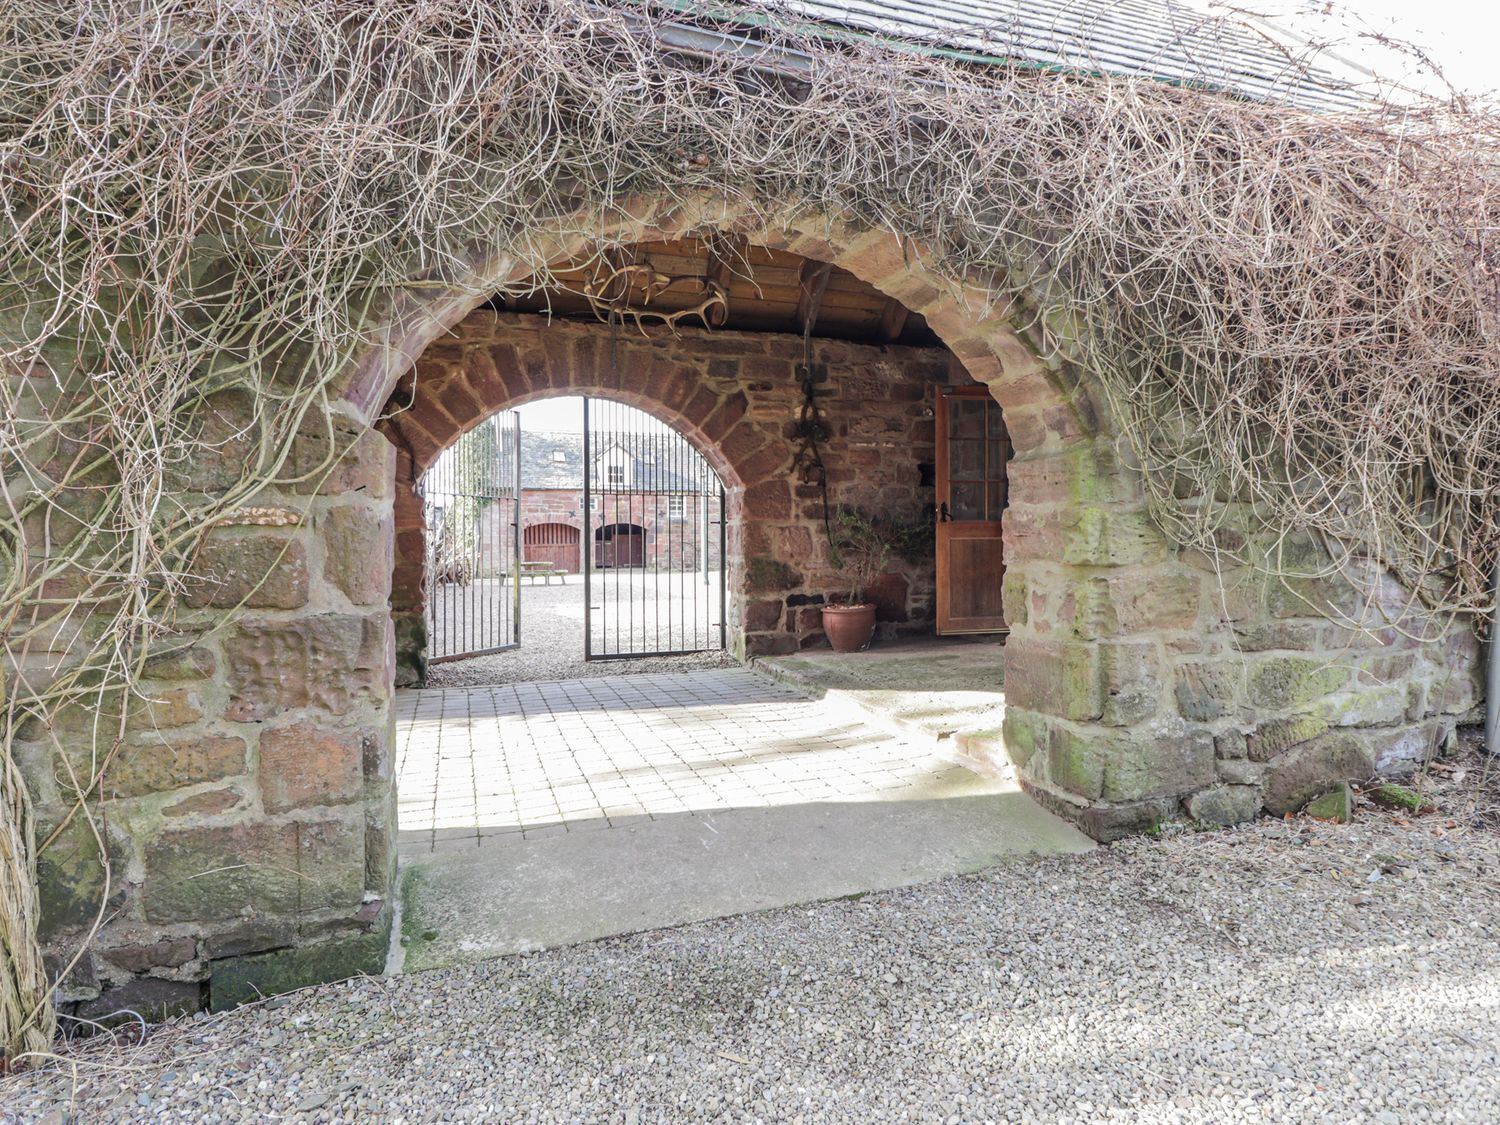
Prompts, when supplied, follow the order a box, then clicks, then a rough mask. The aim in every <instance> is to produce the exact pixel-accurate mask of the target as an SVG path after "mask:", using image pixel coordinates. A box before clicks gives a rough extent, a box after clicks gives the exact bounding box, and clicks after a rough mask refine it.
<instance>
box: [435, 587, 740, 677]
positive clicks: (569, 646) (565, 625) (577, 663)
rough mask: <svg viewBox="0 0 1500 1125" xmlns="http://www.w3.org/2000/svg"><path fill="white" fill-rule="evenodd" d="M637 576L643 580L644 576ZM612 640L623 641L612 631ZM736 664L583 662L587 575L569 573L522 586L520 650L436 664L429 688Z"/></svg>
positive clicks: (717, 656)
mask: <svg viewBox="0 0 1500 1125" xmlns="http://www.w3.org/2000/svg"><path fill="white" fill-rule="evenodd" d="M627 577H630V576H629V575H627ZM635 577H636V578H637V580H638V581H639V580H640V578H639V575H636V576H635ZM603 581H605V582H606V583H614V582H616V581H617V579H616V577H615V576H614V575H612V574H611V575H609V576H608V577H606V578H605V579H604V580H603ZM607 589H608V592H609V595H610V596H611V597H617V596H618V594H617V592H616V590H615V587H614V586H613V585H608V586H607ZM653 609H654V604H653ZM611 640H612V641H615V642H618V638H617V637H616V636H615V635H614V634H613V633H612V634H611ZM737 665H738V661H736V660H735V659H734V658H733V657H732V656H730V655H729V654H728V653H727V652H701V653H695V654H693V655H691V656H656V657H642V658H640V659H637V660H595V661H586V660H584V658H583V576H582V575H578V574H570V575H568V576H567V579H566V581H565V582H562V581H555V582H554V583H552V584H548V585H529V584H524V583H523V584H522V586H521V647H520V648H518V649H512V650H511V651H510V652H501V653H496V654H495V655H493V656H475V657H471V658H470V659H468V660H454V661H450V662H445V663H442V664H434V665H432V666H431V667H430V668H429V670H428V676H427V686H428V687H474V686H479V685H484V684H516V683H524V682H526V681H528V680H581V679H588V678H592V677H594V676H616V675H631V674H633V673H637V672H686V671H690V670H692V669H695V668H732V667H736V666H737Z"/></svg>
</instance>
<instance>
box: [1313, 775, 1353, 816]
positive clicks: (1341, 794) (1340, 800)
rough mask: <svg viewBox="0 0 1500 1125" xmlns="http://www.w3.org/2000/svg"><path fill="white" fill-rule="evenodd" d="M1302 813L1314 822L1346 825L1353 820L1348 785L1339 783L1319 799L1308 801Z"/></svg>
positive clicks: (1343, 782)
mask: <svg viewBox="0 0 1500 1125" xmlns="http://www.w3.org/2000/svg"><path fill="white" fill-rule="evenodd" d="M1302 812H1303V815H1305V816H1310V817H1312V818H1313V819H1314V820H1331V821H1333V822H1334V823H1335V824H1348V823H1349V821H1350V820H1352V819H1353V818H1354V794H1353V792H1352V791H1351V790H1350V788H1349V783H1348V782H1347V781H1341V782H1339V783H1338V784H1337V785H1335V786H1334V787H1333V788H1332V789H1330V790H1329V791H1328V792H1327V793H1324V794H1323V795H1322V796H1321V797H1315V798H1314V799H1313V800H1311V801H1309V802H1308V803H1307V805H1306V806H1305V807H1304V808H1303V809H1302Z"/></svg>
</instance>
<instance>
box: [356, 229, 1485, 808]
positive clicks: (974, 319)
mask: <svg viewBox="0 0 1500 1125" xmlns="http://www.w3.org/2000/svg"><path fill="white" fill-rule="evenodd" d="M618 214H619V216H620V217H619V218H617V219H616V220H614V221H612V222H607V223H600V222H597V221H588V220H579V221H576V222H574V221H570V222H567V223H564V222H560V223H559V224H558V230H559V232H561V231H564V230H567V231H572V232H575V233H571V234H568V235H563V234H561V233H560V234H559V236H558V238H557V240H556V249H557V254H556V255H555V258H556V259H557V260H568V259H570V258H572V257H575V256H576V255H577V254H578V253H579V252H580V251H581V250H582V249H583V248H584V246H585V244H586V243H587V242H588V241H589V240H590V236H592V237H593V238H596V239H599V240H605V241H616V242H621V243H630V242H638V241H646V240H651V239H670V238H674V237H680V236H683V235H685V234H689V233H692V232H695V231H702V230H707V229H716V230H720V231H727V232H732V233H734V234H736V235H739V236H741V237H743V238H745V239H746V240H747V241H748V242H750V243H752V244H759V245H765V246H770V247H774V248H778V249H785V250H789V251H791V252H793V253H796V254H800V255H802V256H804V257H807V258H811V259H815V260H818V261H823V262H831V263H833V264H835V265H837V266H839V267H841V268H843V269H846V270H848V271H849V272H850V273H852V274H854V275H855V276H856V277H858V278H860V279H861V280H863V281H865V282H866V283H868V284H870V285H871V286H873V287H874V288H875V289H877V290H879V291H880V292H882V293H884V294H886V295H888V296H890V297H892V298H895V299H897V300H899V301H901V302H902V303H904V304H905V305H906V306H907V307H909V308H910V309H912V310H913V311H915V312H919V313H920V314H921V315H922V316H924V317H925V318H926V320H927V322H928V323H929V325H930V326H931V327H932V328H933V329H934V330H935V331H936V332H937V334H938V335H939V336H940V337H941V339H942V341H943V342H944V344H945V345H946V346H947V347H948V348H949V349H950V350H951V352H952V353H953V355H954V356H956V357H957V359H958V360H959V361H960V362H961V363H962V365H963V366H964V367H965V368H966V369H967V371H968V372H969V374H970V375H972V377H973V378H974V379H976V380H977V381H980V382H983V383H984V384H986V385H987V386H988V387H989V388H990V392H991V394H992V395H993V397H994V398H995V400H996V401H997V402H998V403H999V404H1000V406H1001V408H1002V410H1003V411H1004V414H1005V418H1006V422H1007V425H1008V427H1009V430H1010V434H1011V439H1012V442H1013V448H1014V453H1015V456H1014V460H1013V461H1012V462H1011V465H1010V475H1011V479H1010V496H1011V507H1010V509H1009V511H1008V513H1007V522H1006V528H1005V554H1006V559H1007V568H1008V569H1007V577H1006V604H1007V617H1008V619H1009V621H1010V624H1011V626H1012V633H1011V637H1010V642H1009V645H1008V657H1007V684H1006V688H1007V712H1006V719H1005V729H1004V746H1005V752H1006V753H1007V754H1008V756H1009V757H1010V758H1011V759H1012V761H1014V762H1015V763H1016V765H1017V766H1018V767H1019V769H1020V771H1021V774H1022V776H1023V778H1024V779H1025V782H1026V784H1027V786H1028V788H1029V789H1030V790H1031V791H1032V792H1033V793H1034V794H1036V795H1038V796H1039V797H1040V798H1042V799H1043V800H1044V801H1045V802H1046V803H1047V804H1049V805H1050V806H1051V807H1053V808H1055V809H1058V810H1059V811H1061V812H1063V813H1064V814H1066V815H1068V816H1070V817H1072V818H1073V819H1075V820H1076V821H1078V822H1079V823H1080V824H1082V825H1083V826H1084V827H1085V828H1086V830H1088V831H1089V832H1090V833H1091V834H1093V835H1095V836H1098V837H1100V838H1112V837H1114V836H1117V835H1119V834H1121V833H1124V832H1128V831H1132V830H1137V829H1140V828H1143V827H1147V826H1149V825H1151V824H1154V823H1157V822H1160V821H1162V820H1166V819H1173V818H1176V817H1189V818H1192V819H1196V820H1200V821H1203V822H1207V823H1228V822H1233V821H1236V820H1242V819H1245V818H1246V817H1249V816H1252V815H1254V814H1255V813H1256V812H1257V811H1258V810H1259V809H1260V808H1261V807H1262V806H1264V807H1266V808H1268V809H1271V810H1272V811H1275V812H1280V811H1287V810H1289V809H1294V808H1297V807H1299V806H1300V804H1301V802H1302V801H1304V800H1306V799H1307V798H1308V797H1310V796H1312V795H1315V794H1316V792H1318V791H1319V790H1320V788H1321V787H1322V786H1325V785H1326V784H1328V783H1329V782H1330V781H1332V780H1334V779H1337V778H1340V777H1344V776H1353V775H1357V774H1359V773H1361V772H1365V773H1369V772H1373V771H1374V769H1375V768H1376V766H1377V765H1382V766H1386V767H1389V766H1391V765H1392V764H1395V765H1399V764H1400V762H1402V761H1408V762H1409V761H1413V760H1416V759H1419V758H1421V757H1422V756H1424V755H1425V754H1427V753H1430V752H1431V749H1432V748H1433V747H1434V746H1436V745H1437V744H1438V743H1440V742H1441V741H1442V740H1443V739H1445V738H1447V737H1449V736H1450V733H1451V730H1452V727H1453V722H1454V716H1456V715H1457V714H1459V713H1461V712H1463V711H1464V710H1465V709H1466V708H1467V707H1469V706H1470V705H1471V704H1472V702H1473V700H1474V699H1475V698H1476V677H1475V668H1476V663H1477V651H1476V646H1475V644H1474V641H1473V638H1472V636H1470V635H1469V634H1468V633H1467V632H1466V631H1464V630H1448V631H1447V632H1445V633H1443V634H1442V635H1441V636H1440V637H1439V638H1438V639H1437V640H1436V641H1433V642H1424V641H1422V640H1420V639H1418V638H1413V637H1410V636H1406V635H1404V634H1398V633H1396V632H1395V631H1385V632H1383V633H1382V632H1375V631H1362V630H1359V629H1357V628H1349V627H1343V626H1339V625H1337V624H1334V623H1332V622H1330V621H1329V620H1328V619H1327V617H1326V616H1324V615H1323V614H1321V613H1319V612H1318V609H1317V607H1318V606H1319V605H1330V606H1341V607H1348V608H1349V609H1350V612H1351V613H1353V614H1354V615H1355V616H1356V617H1357V615H1358V613H1359V609H1360V607H1359V605H1358V604H1357V603H1358V602H1359V597H1358V596H1357V595H1356V594H1353V593H1352V591H1351V590H1350V589H1349V588H1347V587H1345V586H1343V585H1342V584H1341V583H1340V582H1339V581H1338V580H1337V579H1331V580H1330V579H1325V580H1313V581H1306V582H1303V583H1302V584H1301V586H1300V588H1298V589H1297V590H1295V591H1293V592H1292V593H1291V594H1290V595H1289V594H1288V593H1287V592H1286V591H1285V590H1282V589H1280V588H1278V587H1275V586H1273V585H1271V584H1268V583H1267V582H1265V581H1264V579H1263V578H1262V576H1261V575H1260V574H1259V573H1258V572H1255V571H1254V570H1253V569H1251V568H1248V567H1245V568H1241V569H1240V570H1231V571H1230V572H1228V573H1220V572H1219V571H1218V570H1216V568H1215V566H1214V565H1213V564H1212V563H1211V562H1210V561H1209V560H1207V559H1204V558H1202V557H1200V556H1197V555H1194V554H1192V553H1189V552H1183V551H1180V550H1178V549H1177V548H1175V547H1174V546H1173V545H1172V544H1171V543H1169V542H1168V540H1167V539H1166V537H1165V536H1164V535H1163V533H1162V532H1161V531H1160V529H1159V528H1158V527H1157V526H1156V525H1155V523H1154V522H1153V521H1152V520H1151V518H1150V516H1149V513H1148V511H1147V508H1146V504H1145V496H1144V489H1143V486H1142V479H1141V476H1140V469H1139V467H1138V466H1137V465H1136V464H1135V463H1134V461H1133V459H1132V456H1131V454H1130V452H1129V448H1128V445H1127V443H1126V442H1124V441H1123V440H1122V439H1121V436H1120V435H1119V433H1118V432H1117V430H1116V428H1115V424H1114V421H1113V419H1112V417H1111V415H1110V412H1109V410H1108V408H1107V403H1106V401H1105V398H1104V395H1103V394H1102V392H1101V391H1099V389H1098V388H1097V386H1096V385H1095V384H1094V383H1093V382H1092V381H1091V380H1090V378H1089V376H1088V375H1087V372H1086V371H1085V370H1083V369H1082V368H1081V367H1080V366H1079V365H1078V364H1076V363H1073V362H1069V361H1068V360H1067V359H1066V358H1058V357H1066V356H1067V355H1068V354H1069V349H1068V345H1067V341H1066V338H1065V336H1066V328H1065V326H1057V325H1049V326H1047V327H1046V328H1041V327H1039V325H1040V324H1041V323H1042V321H1043V318H1041V317H1039V316H1037V315H1035V310H1023V309H1017V308H1016V307H1015V306H1014V304H1013V303H1012V302H1011V301H1010V300H1008V299H1005V298H1000V297H997V296H996V290H998V289H999V288H1000V287H999V286H996V285H992V284H990V283H989V282H987V280H986V279H985V278H982V277H975V278H972V279H970V280H969V283H968V284H966V285H964V286H958V285H954V284H951V283H949V282H948V281H947V280H945V279H944V278H942V277H941V276H939V275H938V274H937V273H936V272H935V271H933V270H931V269H930V268H928V267H927V266H926V265H925V264H924V263H923V260H922V255H921V254H920V253H917V252H913V251H912V249H911V248H910V247H908V246H905V245H903V243H902V242H901V241H900V240H898V239H897V238H896V237H894V236H893V235H891V234H889V233H888V232H884V231H880V230H872V229H869V228H867V227H862V226H859V225H857V224H853V223H849V222H845V221H838V220H834V219H831V218H829V217H827V216H822V215H812V216H807V215H798V214H790V215H783V216H780V217H778V218H777V219H776V220H775V221H767V220H766V219H765V218H764V216H765V215H766V211H764V210H758V211H757V210H753V209H751V208H749V207H747V206H743V205H729V204H726V203H725V202H724V201H721V200H699V201H696V202H695V203H685V202H683V201H681V200H671V201H660V202H657V201H651V200H633V201H630V202H629V204H628V205H626V206H622V207H621V209H620V211H619V212H618ZM579 231H584V232H587V233H583V234H581V233H576V232H579ZM470 270H471V272H470V274H469V275H468V276H466V277H465V279H464V282H463V286H462V288H463V290H464V291H465V292H468V293H475V294H478V293H483V292H486V291H487V290H488V289H490V288H492V287H498V286H499V285H501V284H503V283H504V282H505V281H506V280H507V279H511V278H513V277H515V276H516V275H519V274H523V273H525V272H526V269H525V268H524V267H521V266H519V265H517V264H516V263H514V262H511V261H509V260H503V261H502V260H492V259H487V258H485V257H484V256H483V255H482V254H479V255H476V256H475V257H474V258H473V259H472V261H471V263H470ZM451 294H452V291H450V295H445V296H441V297H438V298H431V299H425V300H417V299H412V300H410V301H408V302H407V303H405V304H403V305H402V306H401V307H400V308H399V309H394V310H392V314H391V316H390V318H389V320H388V330H387V332H386V334H385V336H384V338H383V342H382V344H381V345H380V346H378V347H376V348H373V349H372V350H371V351H370V352H368V353H367V354H366V355H365V356H364V357H362V359H361V361H360V362H359V363H358V364H357V365H355V367H354V368H353V369H352V370H351V374H350V379H349V382H348V384H347V390H346V401H347V404H348V407H349V409H350V411H351V413H353V414H355V415H357V416H358V417H360V418H362V419H366V420H368V419H370V418H371V417H373V412H375V411H378V409H379V407H380V404H381V403H382V402H383V401H384V398H385V396H386V395H387V394H388V393H389V391H390V389H391V388H392V387H393V386H394V385H395V382H396V379H397V377H398V376H399V374H400V373H401V372H402V371H404V370H405V369H406V368H407V367H408V366H409V365H410V363H411V361H412V357H414V356H416V355H417V354H419V353H421V352H422V351H423V349H425V348H426V346H427V345H428V343H430V342H432V341H434V340H436V339H438V337H440V336H441V335H442V334H443V333H444V332H446V331H448V330H449V329H450V328H452V327H454V326H455V325H457V324H458V323H459V321H460V320H462V318H463V317H464V315H465V313H466V312H467V311H468V310H469V309H470V308H472V307H474V305H475V304H477V303H478V300H479V298H478V297H477V296H457V295H451ZM1018 324H1024V325H1026V326H1027V327H1025V328H1019V327H1017V325H1018ZM1040 331H1046V332H1048V333H1049V334H1050V335H1049V340H1048V342H1049V344H1050V345H1051V347H1050V348H1048V349H1043V348H1039V347H1037V346H1036V339H1035V336H1034V334H1035V333H1037V332H1040ZM1058 334H1061V335H1062V338H1060V339H1059V338H1058ZM440 346H446V345H440ZM1044 352H1045V353H1046V354H1048V355H1050V356H1052V357H1054V358H1051V359H1048V360H1047V361H1045V362H1044V361H1043V359H1042V358H1041V355H1042V354H1043V353H1044ZM1375 596H1376V599H1377V600H1379V599H1382V598H1389V599H1391V600H1393V601H1399V600H1400V591H1399V590H1397V589H1395V587H1394V583H1393V582H1392V581H1390V580H1388V579H1387V580H1385V581H1384V582H1383V584H1382V587H1381V589H1380V590H1379V591H1376V595H1375ZM1371 689H1375V690H1376V691H1377V692H1378V694H1379V697H1380V703H1379V704H1378V705H1375V706H1369V705H1366V704H1364V703H1362V702H1361V697H1363V696H1365V695H1367V694H1368V692H1369V691H1370V690H1371Z"/></svg>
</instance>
